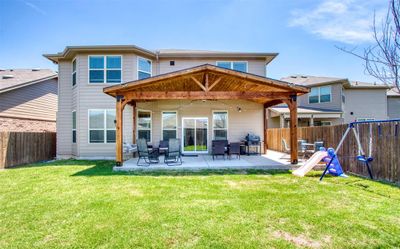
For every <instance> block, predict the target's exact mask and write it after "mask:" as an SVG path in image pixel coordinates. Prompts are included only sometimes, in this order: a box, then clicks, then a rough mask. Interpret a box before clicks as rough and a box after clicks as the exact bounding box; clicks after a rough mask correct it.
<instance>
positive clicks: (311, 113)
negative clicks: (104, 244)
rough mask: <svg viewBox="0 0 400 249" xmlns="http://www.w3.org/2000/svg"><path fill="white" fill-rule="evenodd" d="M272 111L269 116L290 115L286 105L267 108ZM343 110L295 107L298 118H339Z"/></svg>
mask: <svg viewBox="0 0 400 249" xmlns="http://www.w3.org/2000/svg"><path fill="white" fill-rule="evenodd" d="M269 109H270V110H271V111H272V113H271V117H278V116H281V115H283V116H284V118H289V117H290V110H289V108H288V107H287V105H279V106H274V107H270V108H269ZM342 113H343V112H341V111H337V110H329V109H317V108H309V107H302V106H299V107H298V108H297V116H298V117H299V118H311V117H314V118H340V117H341V115H342Z"/></svg>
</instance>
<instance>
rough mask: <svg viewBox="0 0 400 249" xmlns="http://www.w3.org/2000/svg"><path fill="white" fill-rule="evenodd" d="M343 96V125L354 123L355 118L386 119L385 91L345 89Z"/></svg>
mask: <svg viewBox="0 0 400 249" xmlns="http://www.w3.org/2000/svg"><path fill="white" fill-rule="evenodd" d="M344 94H345V97H346V100H345V101H346V102H345V107H344V115H343V117H344V122H345V123H349V122H352V121H355V120H357V118H375V119H387V118H388V115H387V99H386V89H345V92H344ZM351 112H353V115H351Z"/></svg>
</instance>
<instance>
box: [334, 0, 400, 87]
mask: <svg viewBox="0 0 400 249" xmlns="http://www.w3.org/2000/svg"><path fill="white" fill-rule="evenodd" d="M373 38H374V43H375V44H374V45H371V46H369V47H367V48H364V51H363V53H361V54H360V53H357V52H355V51H356V48H354V49H351V50H349V49H346V48H339V47H337V48H338V49H340V50H341V51H344V52H346V53H349V54H351V55H353V56H356V57H357V58H359V59H362V60H363V61H364V67H365V72H366V73H368V74H369V75H371V76H372V77H374V78H376V79H378V80H379V81H381V82H383V83H385V84H388V85H390V86H392V87H396V88H397V90H398V91H399V92H400V68H399V66H400V0H389V8H388V11H387V13H386V16H385V18H384V19H383V20H381V25H378V24H377V22H376V16H375V15H374V19H373Z"/></svg>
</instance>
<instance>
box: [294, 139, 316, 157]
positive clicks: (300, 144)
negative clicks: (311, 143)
mask: <svg viewBox="0 0 400 249" xmlns="http://www.w3.org/2000/svg"><path fill="white" fill-rule="evenodd" d="M306 143H307V140H302V139H300V140H298V141H297V148H298V154H299V155H301V157H302V158H303V159H305V158H306V157H307V156H308V155H312V154H313V153H314V149H312V150H310V149H307V146H306V145H305V144H306Z"/></svg>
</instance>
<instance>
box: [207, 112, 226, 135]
mask: <svg viewBox="0 0 400 249" xmlns="http://www.w3.org/2000/svg"><path fill="white" fill-rule="evenodd" d="M216 112H226V128H217V129H215V128H214V113H216ZM211 128H212V140H215V134H214V131H215V130H218V131H223V130H226V139H227V140H228V137H229V112H228V110H213V111H212V121H211Z"/></svg>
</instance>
